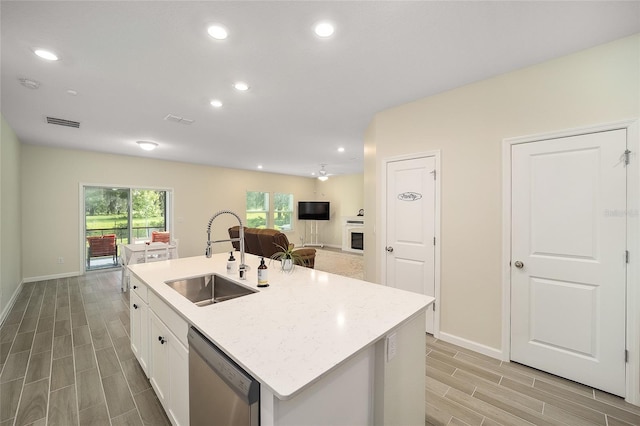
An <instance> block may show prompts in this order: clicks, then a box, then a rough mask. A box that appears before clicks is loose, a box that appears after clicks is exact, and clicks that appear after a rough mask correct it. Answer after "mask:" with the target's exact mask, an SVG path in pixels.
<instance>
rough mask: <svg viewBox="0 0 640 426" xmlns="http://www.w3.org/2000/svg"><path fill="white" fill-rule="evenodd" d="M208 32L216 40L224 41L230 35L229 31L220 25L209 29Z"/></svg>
mask: <svg viewBox="0 0 640 426" xmlns="http://www.w3.org/2000/svg"><path fill="white" fill-rule="evenodd" d="M207 32H208V33H209V35H210V36H211V37H213V38H215V39H216V40H224V39H226V38H227V36H228V35H229V34H228V33H227V29H226V28H225V27H223V26H222V25H219V24H215V25H211V26H210V27H209V28H208V29H207Z"/></svg>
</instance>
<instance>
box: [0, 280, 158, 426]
mask: <svg viewBox="0 0 640 426" xmlns="http://www.w3.org/2000/svg"><path fill="white" fill-rule="evenodd" d="M129 342H130V341H129V293H122V292H121V291H120V271H119V270H117V271H113V270H112V271H109V272H97V273H89V274H87V275H85V276H81V277H74V278H65V279H57V280H49V281H41V282H36V283H26V284H24V285H23V287H22V289H21V291H20V294H19V295H18V297H17V299H16V302H15V304H14V306H13V307H12V309H11V311H10V313H9V315H8V316H7V318H6V319H5V321H4V323H3V324H2V326H1V327H0V426H9V425H15V426H23V425H38V426H41V425H49V426H53V425H61V426H71V425H93V426H99V425H113V426H116V425H118V426H119V425H154V426H155V425H170V422H169V419H168V418H167V417H166V415H165V413H164V411H163V409H162V406H161V405H160V401H158V398H157V397H156V395H155V393H154V392H153V389H152V388H151V385H150V384H149V380H148V379H147V378H146V377H145V375H144V372H143V371H142V369H141V368H140V366H139V365H138V362H137V360H136V359H135V357H134V355H133V352H131V348H130V343H129Z"/></svg>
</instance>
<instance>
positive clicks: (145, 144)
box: [136, 141, 158, 151]
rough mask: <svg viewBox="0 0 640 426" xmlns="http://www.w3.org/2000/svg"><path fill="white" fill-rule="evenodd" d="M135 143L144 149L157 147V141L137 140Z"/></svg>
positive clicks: (151, 149) (150, 149)
mask: <svg viewBox="0 0 640 426" xmlns="http://www.w3.org/2000/svg"><path fill="white" fill-rule="evenodd" d="M136 143H137V144H138V145H139V146H140V148H142V149H144V150H145V151H153V150H154V149H156V148H157V147H158V144H157V143H155V142H151V141H137V142H136Z"/></svg>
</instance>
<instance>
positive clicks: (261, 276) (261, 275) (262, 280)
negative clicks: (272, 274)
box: [258, 257, 269, 287]
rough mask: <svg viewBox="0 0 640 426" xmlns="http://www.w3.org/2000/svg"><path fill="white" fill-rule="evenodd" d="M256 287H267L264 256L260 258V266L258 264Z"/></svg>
mask: <svg viewBox="0 0 640 426" xmlns="http://www.w3.org/2000/svg"><path fill="white" fill-rule="evenodd" d="M258 287H269V280H268V278H267V265H265V264H264V257H263V258H261V259H260V266H258Z"/></svg>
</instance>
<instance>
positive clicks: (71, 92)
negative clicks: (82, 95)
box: [67, 89, 78, 96]
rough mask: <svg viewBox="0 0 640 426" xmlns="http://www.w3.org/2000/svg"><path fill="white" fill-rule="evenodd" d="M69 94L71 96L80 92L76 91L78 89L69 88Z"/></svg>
mask: <svg viewBox="0 0 640 426" xmlns="http://www.w3.org/2000/svg"><path fill="white" fill-rule="evenodd" d="M67 94H68V95H71V96H78V92H76V91H75V90H73V89H69V90H67Z"/></svg>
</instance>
